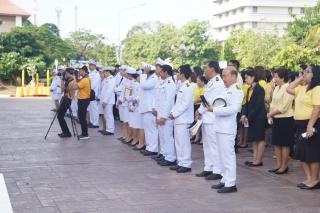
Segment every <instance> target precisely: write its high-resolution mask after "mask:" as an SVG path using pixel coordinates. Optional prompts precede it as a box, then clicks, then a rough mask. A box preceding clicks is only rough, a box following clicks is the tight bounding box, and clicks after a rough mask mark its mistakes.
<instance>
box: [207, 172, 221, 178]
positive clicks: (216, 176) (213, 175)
mask: <svg viewBox="0 0 320 213" xmlns="http://www.w3.org/2000/svg"><path fill="white" fill-rule="evenodd" d="M220 179H222V176H221V175H219V174H215V173H211V174H210V175H208V176H207V177H206V180H220Z"/></svg>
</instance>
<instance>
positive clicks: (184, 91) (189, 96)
mask: <svg viewBox="0 0 320 213" xmlns="http://www.w3.org/2000/svg"><path fill="white" fill-rule="evenodd" d="M193 92H194V89H193V88H192V86H191V85H190V83H189V81H185V82H183V83H182V84H181V87H180V89H179V91H178V94H177V100H176V103H175V105H174V107H173V109H172V110H171V113H172V115H173V117H175V120H174V124H190V123H192V122H193V121H194V110H193V107H194V106H193Z"/></svg>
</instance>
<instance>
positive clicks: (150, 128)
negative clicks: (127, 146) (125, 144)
mask: <svg viewBox="0 0 320 213" xmlns="http://www.w3.org/2000/svg"><path fill="white" fill-rule="evenodd" d="M143 127H144V135H145V140H146V150H148V151H150V152H158V127H157V124H156V117H155V116H154V115H152V113H151V112H146V113H143Z"/></svg>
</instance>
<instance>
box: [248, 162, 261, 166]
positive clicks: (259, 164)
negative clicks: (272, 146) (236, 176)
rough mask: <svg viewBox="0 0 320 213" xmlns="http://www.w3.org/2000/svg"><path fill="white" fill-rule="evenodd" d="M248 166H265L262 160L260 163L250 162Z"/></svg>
mask: <svg viewBox="0 0 320 213" xmlns="http://www.w3.org/2000/svg"><path fill="white" fill-rule="evenodd" d="M247 166H249V167H259V166H263V163H262V162H260V163H258V164H253V163H250V164H248V165H247Z"/></svg>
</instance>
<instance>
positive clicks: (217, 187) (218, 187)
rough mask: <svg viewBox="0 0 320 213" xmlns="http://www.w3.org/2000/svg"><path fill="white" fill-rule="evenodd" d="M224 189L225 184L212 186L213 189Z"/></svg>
mask: <svg viewBox="0 0 320 213" xmlns="http://www.w3.org/2000/svg"><path fill="white" fill-rule="evenodd" d="M222 187H224V183H219V184H215V185H212V186H211V188H212V189H221V188H222Z"/></svg>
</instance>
